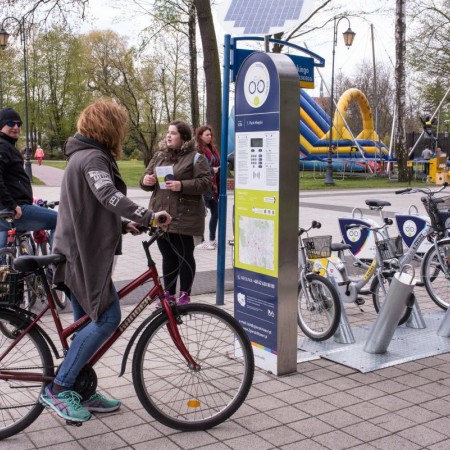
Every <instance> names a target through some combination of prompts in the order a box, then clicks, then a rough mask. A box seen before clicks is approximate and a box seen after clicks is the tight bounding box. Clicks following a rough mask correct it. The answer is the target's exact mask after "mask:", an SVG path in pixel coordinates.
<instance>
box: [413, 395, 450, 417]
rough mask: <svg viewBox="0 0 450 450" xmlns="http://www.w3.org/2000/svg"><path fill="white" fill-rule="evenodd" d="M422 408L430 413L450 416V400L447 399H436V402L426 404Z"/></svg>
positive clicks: (431, 401)
mask: <svg viewBox="0 0 450 450" xmlns="http://www.w3.org/2000/svg"><path fill="white" fill-rule="evenodd" d="M420 406H422V407H423V408H426V409H429V410H430V411H433V412H435V413H438V414H440V415H442V416H448V415H449V414H450V401H449V398H446V399H441V398H436V399H434V400H430V401H428V402H424V403H422V404H421V405H420Z"/></svg>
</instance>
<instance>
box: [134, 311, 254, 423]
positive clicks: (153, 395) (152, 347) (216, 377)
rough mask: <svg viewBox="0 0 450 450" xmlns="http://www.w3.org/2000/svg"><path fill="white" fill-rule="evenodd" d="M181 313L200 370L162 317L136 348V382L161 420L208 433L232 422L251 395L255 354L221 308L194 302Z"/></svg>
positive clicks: (141, 397) (186, 342) (186, 340)
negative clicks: (193, 366) (183, 352)
mask: <svg viewBox="0 0 450 450" xmlns="http://www.w3.org/2000/svg"><path fill="white" fill-rule="evenodd" d="M178 312H179V317H177V319H179V320H178V331H179V333H180V335H181V337H182V339H183V342H184V345H185V346H186V348H187V349H188V350H189V353H190V354H191V355H192V357H193V358H194V359H195V360H196V361H197V362H198V363H199V364H200V369H199V370H194V369H191V368H190V367H189V366H188V364H187V363H186V360H185V359H184V358H183V356H182V355H181V353H180V352H179V350H178V349H177V348H176V346H175V345H174V344H173V341H172V338H171V337H170V334H169V331H168V319H167V316H166V314H162V315H161V316H159V317H157V318H156V319H155V320H154V322H152V323H151V324H150V325H149V327H148V328H147V329H146V330H145V331H144V332H143V334H142V336H141V337H140V339H139V342H138V343H137V345H136V349H135V352H134V355H133V370H132V373H133V384H134V387H135V390H136V394H137V396H138V398H139V400H140V402H141V403H142V405H143V406H144V408H145V409H146V410H147V412H148V413H149V414H150V415H151V416H152V417H154V418H155V419H156V420H158V421H159V422H161V423H163V424H164V425H166V426H168V427H171V428H175V429H177V430H182V431H199V430H206V429H208V428H211V427H214V426H216V425H218V424H219V423H222V422H223V421H225V420H226V419H228V418H229V417H230V416H231V415H232V414H233V413H234V412H236V410H237V409H238V408H239V407H240V406H241V404H242V403H243V402H244V400H245V398H246V397H247V394H248V391H249V389H250V386H251V383H252V380H253V373H254V360H253V351H252V347H251V344H250V341H249V339H248V337H247V335H246V334H245V331H244V330H243V329H242V327H241V326H240V325H239V323H238V322H237V321H236V320H235V319H234V318H233V317H232V316H230V315H229V314H227V313H226V312H224V311H222V310H221V309H219V308H216V307H214V306H210V305H202V304H198V303H197V304H195V303H193V304H190V305H186V306H182V307H178Z"/></svg>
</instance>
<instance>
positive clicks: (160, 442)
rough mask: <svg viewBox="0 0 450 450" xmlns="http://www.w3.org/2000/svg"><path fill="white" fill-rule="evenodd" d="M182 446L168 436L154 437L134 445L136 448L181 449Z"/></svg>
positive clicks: (135, 449)
mask: <svg viewBox="0 0 450 450" xmlns="http://www.w3.org/2000/svg"><path fill="white" fill-rule="evenodd" d="M180 448H182V447H180V446H178V445H177V444H175V442H173V441H171V440H170V439H169V438H167V437H164V438H161V439H152V440H151V441H148V442H142V443H140V444H136V445H133V449H134V450H150V449H151V450H179V449H180Z"/></svg>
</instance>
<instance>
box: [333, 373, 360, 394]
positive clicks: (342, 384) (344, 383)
mask: <svg viewBox="0 0 450 450" xmlns="http://www.w3.org/2000/svg"><path fill="white" fill-rule="evenodd" d="M324 384H326V385H327V386H330V387H332V388H333V389H337V390H339V391H344V390H347V389H353V388H356V387H358V386H361V383H359V382H358V381H355V380H352V379H351V378H349V377H347V376H344V377H338V378H334V379H333V380H327V381H324Z"/></svg>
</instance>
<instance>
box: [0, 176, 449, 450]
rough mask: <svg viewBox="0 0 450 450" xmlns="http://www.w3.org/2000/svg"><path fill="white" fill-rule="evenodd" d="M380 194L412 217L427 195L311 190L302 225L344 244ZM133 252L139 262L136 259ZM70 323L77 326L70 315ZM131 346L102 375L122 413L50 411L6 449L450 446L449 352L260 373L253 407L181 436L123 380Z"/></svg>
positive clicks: (125, 268) (356, 322)
mask: <svg viewBox="0 0 450 450" xmlns="http://www.w3.org/2000/svg"><path fill="white" fill-rule="evenodd" d="M35 173H36V174H37V170H36V172H35ZM35 191H36V193H38V192H39V195H42V196H45V197H46V198H49V199H55V198H57V194H58V190H57V189H55V188H53V187H36V189H35ZM130 194H131V196H132V198H134V199H135V200H136V201H141V202H143V204H145V203H146V202H147V200H148V199H147V198H145V197H146V194H145V193H142V191H141V192H139V190H131V192H130ZM374 196H379V197H381V198H383V199H387V200H389V201H392V202H393V206H392V207H391V208H389V210H390V211H391V212H394V211H396V210H402V211H403V210H405V209H406V208H407V205H408V204H409V203H410V202H412V201H413V200H415V202H416V203H417V201H418V197H417V198H415V199H412V198H410V197H400V198H399V197H396V196H395V194H394V193H393V191H392V190H386V191H383V192H374V191H373V190H371V191H360V192H354V191H352V192H338V191H331V192H306V193H301V195H300V199H301V217H300V222H301V224H302V225H306V224H307V223H308V222H309V221H310V220H311V219H316V220H321V221H322V222H324V225H323V230H321V231H323V232H327V233H331V234H333V235H334V236H335V237H338V230H337V224H336V218H337V217H338V216H339V215H341V214H345V215H347V214H349V213H350V212H351V210H352V208H353V207H354V206H360V205H361V206H363V205H364V199H365V198H367V197H372V198H373V197H374ZM229 211H230V209H229ZM134 240H135V241H138V240H139V239H136V238H134ZM135 247H136V248H135ZM138 247H139V245H138V244H136V245H134V244H133V243H130V245H129V246H128V245H127V246H126V247H125V253H126V255H125V256H124V257H122V258H124V260H125V261H126V263H125V264H123V265H122V264H121V263H120V262H119V263H118V268H117V271H116V275H117V276H118V277H119V278H122V277H123V278H127V274H129V271H130V270H132V273H133V274H134V273H135V267H134V264H135V265H136V266H138V265H139V264H140V256H139V255H140V254H141V253H140V252H139V251H138V250H137V248H138ZM155 253H157V252H155ZM129 254H131V255H132V256H131V260H128V259H127V258H128V256H127V255H129ZM196 256H197V260H198V262H199V271H200V272H202V271H203V270H204V269H205V270H211V268H214V267H215V266H214V264H215V252H206V251H203V252H202V253H201V256H200V254H199V253H197V254H196ZM130 261H131V262H130ZM205 261H207V263H205V265H206V268H205V267H204V265H203V264H204V262H205ZM136 270H137V267H136ZM128 276H129V275H128ZM417 294H418V296H419V298H420V302H421V309H422V312H423V313H424V314H425V313H427V312H431V311H433V312H436V311H437V310H438V308H437V307H436V306H434V305H433V304H432V303H431V301H429V300H427V297H426V295H425V294H424V292H423V289H422V291H420V290H418V292H417ZM367 300H368V302H367V305H365V306H363V308H362V309H363V311H361V310H360V309H359V308H357V307H356V306H353V305H346V311H347V315H348V317H349V321H350V324H351V326H352V327H357V326H368V324H370V323H371V322H373V320H374V319H375V313H374V312H373V307H372V305H371V303H370V301H369V299H367ZM195 301H201V302H210V303H214V295H208V294H204V295H198V296H196V297H195ZM130 308H131V307H130V306H125V307H124V308H123V309H124V311H129V310H130ZM224 308H225V309H226V310H228V311H230V312H232V310H233V294H232V291H229V292H227V293H226V304H225V306H224ZM63 316H64V319H65V320H66V321H70V315H68V314H64V315H63ZM299 337H301V335H300V334H299ZM123 345H124V342H123V341H122V344H120V343H118V345H116V346H115V348H114V349H113V350H111V351H110V352H109V353H108V354H107V355H106V357H105V358H104V360H103V361H102V362H101V363H100V364H99V365H98V368H97V373H98V376H99V386H100V387H101V389H102V390H103V391H105V392H106V393H107V394H109V395H112V396H115V397H117V398H120V399H122V400H123V403H124V405H123V407H122V409H121V410H120V411H119V412H117V413H115V414H106V415H100V414H98V415H97V416H96V417H95V418H94V419H93V420H91V421H90V422H88V423H87V424H85V425H83V426H82V427H80V428H72V427H67V426H65V425H64V424H63V422H62V421H61V420H59V419H57V418H56V417H55V416H54V415H53V414H51V413H48V412H44V413H43V414H42V415H41V416H40V417H39V419H38V420H37V421H36V422H35V423H34V424H33V425H32V426H31V427H29V428H28V429H27V430H26V431H25V432H23V433H21V434H19V435H17V436H15V437H13V438H11V439H8V440H7V441H5V442H2V443H1V444H0V447H1V448H3V447H2V446H4V448H8V449H35V448H40V449H44V448H45V449H51V448H55V449H59V450H60V449H63V450H65V449H92V448H99V449H122V448H123V449H125V448H127V449H128V448H132V449H137V450H138V449H145V450H147V449H152V450H155V449H164V450H171V449H193V448H195V449H214V450H216V449H230V448H231V449H249V448H251V449H256V450H259V449H261V450H264V449H278V448H282V449H295V450H297V449H307V450H315V449H333V450H334V449H336V450H339V449H349V448H352V449H389V450H390V449H395V450H397V449H407V450H414V449H433V450H434V449H436V450H437V449H448V448H450V377H449V374H450V355H449V354H443V355H439V356H433V357H429V358H425V359H421V360H417V361H414V362H409V363H404V364H400V365H397V366H395V367H390V368H386V369H381V370H377V371H374V372H370V373H366V374H362V373H359V372H358V371H356V370H354V369H351V368H349V367H347V366H344V365H340V364H336V363H334V362H331V361H328V360H326V359H318V360H314V361H309V362H303V363H300V364H298V366H297V373H295V374H292V375H290V376H285V377H279V378H277V377H275V376H272V375H271V374H268V373H266V372H264V371H262V370H259V369H258V370H257V371H256V374H255V380H254V386H253V387H252V389H251V391H250V394H249V397H248V400H247V401H246V402H245V404H244V406H243V407H242V408H241V409H240V410H239V411H238V412H237V413H236V414H235V415H234V416H233V417H232V418H231V419H230V420H229V421H227V422H226V423H224V424H222V425H220V426H218V427H216V428H215V429H212V430H208V431H204V432H197V433H180V432H177V431H175V430H171V429H169V428H167V427H165V426H162V425H160V424H159V423H158V422H156V421H155V420H153V419H152V418H151V417H150V416H149V415H148V414H147V412H146V411H145V410H143V408H142V406H141V405H140V403H139V402H138V400H137V398H136V395H135V393H134V390H133V387H132V384H131V374H130V367H129V365H128V367H127V371H126V373H125V375H124V377H122V378H118V377H117V374H118V372H119V367H120V362H121V352H122V351H123Z"/></svg>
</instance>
